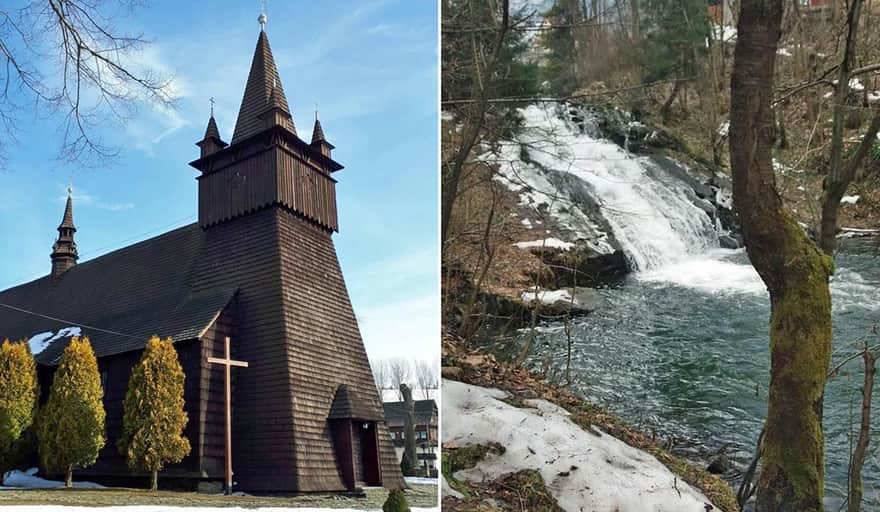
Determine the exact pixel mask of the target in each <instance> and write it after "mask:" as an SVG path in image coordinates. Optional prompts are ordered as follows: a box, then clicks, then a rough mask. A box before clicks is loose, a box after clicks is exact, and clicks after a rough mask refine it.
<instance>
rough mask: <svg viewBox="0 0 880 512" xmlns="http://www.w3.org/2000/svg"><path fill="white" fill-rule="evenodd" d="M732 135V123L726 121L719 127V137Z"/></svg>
mask: <svg viewBox="0 0 880 512" xmlns="http://www.w3.org/2000/svg"><path fill="white" fill-rule="evenodd" d="M729 133H730V121H724V122H723V123H721V126H719V127H718V135H720V136H721V137H727V134H729Z"/></svg>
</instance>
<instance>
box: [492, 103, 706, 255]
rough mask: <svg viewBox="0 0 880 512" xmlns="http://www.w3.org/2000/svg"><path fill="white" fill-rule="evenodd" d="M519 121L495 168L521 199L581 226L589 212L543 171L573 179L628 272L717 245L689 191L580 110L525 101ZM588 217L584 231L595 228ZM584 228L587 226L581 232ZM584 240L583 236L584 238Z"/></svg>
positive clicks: (701, 251)
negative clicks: (582, 189)
mask: <svg viewBox="0 0 880 512" xmlns="http://www.w3.org/2000/svg"><path fill="white" fill-rule="evenodd" d="M519 112H520V114H521V116H522V118H523V124H522V127H521V129H520V131H519V133H518V134H517V135H516V137H515V138H514V140H512V141H508V142H502V143H501V144H500V150H499V154H498V161H499V162H503V165H500V166H499V172H500V173H501V174H502V176H503V178H504V179H506V180H508V182H509V183H513V184H515V185H514V186H513V187H512V188H515V189H516V190H517V191H518V192H520V193H521V196H522V194H526V195H530V196H531V197H529V198H528V200H524V201H525V202H532V203H536V204H535V206H537V205H538V204H539V203H540V202H542V201H543V202H544V203H548V202H550V203H558V204H551V205H550V210H551V212H553V213H554V214H555V215H556V216H557V217H559V220H561V221H562V223H563V224H568V225H569V227H571V224H574V223H576V222H577V221H578V220H580V221H581V223H582V224H583V222H584V219H585V218H589V217H590V216H591V214H592V215H595V212H590V211H585V208H584V205H582V204H578V202H577V201H576V200H575V199H574V198H571V197H565V195H564V194H561V193H560V192H559V191H558V190H555V191H554V190H546V188H547V187H552V185H550V184H551V183H553V182H554V180H552V179H547V175H548V174H550V173H559V174H566V175H568V176H573V177H576V178H577V179H579V180H581V181H582V182H583V183H585V184H586V185H587V188H588V189H589V190H590V196H591V199H592V200H593V201H594V202H595V203H596V205H598V210H599V213H600V214H601V216H602V218H603V220H604V221H605V223H606V224H607V225H608V226H609V227H610V229H611V231H612V232H613V235H614V238H615V239H616V240H617V242H618V244H619V245H620V247H621V249H622V250H623V251H624V253H625V255H626V258H627V260H628V262H629V265H630V267H631V269H632V270H633V271H637V272H639V271H648V270H651V269H656V268H660V267H664V266H668V265H670V264H674V263H677V262H680V261H683V260H685V259H686V258H688V257H689V256H693V255H696V254H701V253H705V252H706V251H707V250H709V249H712V248H715V247H717V246H718V236H717V233H716V230H715V225H714V221H713V220H712V219H711V218H710V217H709V216H708V215H707V214H706V213H705V212H704V211H703V210H701V209H700V208H699V207H698V206H696V204H695V200H696V196H695V194H694V192H693V189H692V188H690V187H689V186H688V185H687V184H685V183H684V182H682V181H681V180H679V179H678V178H676V177H674V176H671V175H670V174H668V173H667V172H666V171H665V170H664V169H662V168H661V167H660V166H659V165H657V164H655V163H654V162H653V161H652V160H650V159H649V158H646V157H639V156H636V155H633V154H631V153H629V152H627V151H625V150H624V149H622V148H620V147H619V146H618V145H617V144H615V143H613V142H612V141H609V140H607V139H602V138H601V137H600V136H599V135H598V130H597V129H596V128H595V119H594V118H593V117H591V114H589V113H588V112H580V111H576V112H577V115H576V116H575V117H571V116H570V112H569V106H567V105H558V106H545V105H531V106H529V107H526V108H524V109H520V111H519ZM597 224H598V223H596V222H592V223H590V226H587V227H585V228H584V229H585V230H586V231H596V230H597V227H596V225H597ZM587 228H589V229H587ZM587 238H589V237H587Z"/></svg>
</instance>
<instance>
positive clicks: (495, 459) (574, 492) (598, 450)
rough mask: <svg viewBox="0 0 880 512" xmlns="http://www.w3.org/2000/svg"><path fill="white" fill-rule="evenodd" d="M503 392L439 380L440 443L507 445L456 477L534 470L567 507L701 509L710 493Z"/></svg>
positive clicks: (655, 511) (627, 511)
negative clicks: (520, 405)
mask: <svg viewBox="0 0 880 512" xmlns="http://www.w3.org/2000/svg"><path fill="white" fill-rule="evenodd" d="M506 396H507V394H506V393H505V392H503V391H500V390H497V389H488V388H482V387H478V386H471V385H467V384H463V383H460V382H455V381H449V380H445V379H444V380H443V410H444V413H445V414H444V415H443V430H442V432H443V442H444V443H450V442H451V443H455V444H456V445H458V446H467V445H475V444H487V443H491V442H496V443H500V444H501V446H503V447H505V452H504V454H503V455H497V456H490V457H489V458H487V459H486V460H483V461H481V462H480V463H478V464H477V465H476V467H474V468H472V469H467V470H463V471H459V472H457V473H456V478H461V479H464V480H468V481H475V482H476V481H491V480H495V479H497V478H499V477H501V476H503V475H506V474H509V473H512V472H516V471H522V470H527V469H531V470H537V471H538V472H540V474H541V476H542V477H543V478H544V482H545V483H546V485H547V489H548V490H549V491H550V493H551V494H552V495H553V497H554V498H556V500H557V502H558V503H559V505H560V507H562V509H563V510H566V511H571V512H575V511H581V510H597V511H610V510H616V511H619V512H670V511H676V512H705V510H706V504H707V503H709V500H708V499H707V498H706V497H705V496H703V494H702V493H700V492H699V491H697V490H695V489H694V488H693V487H691V486H690V485H688V484H687V483H685V482H683V481H681V479H679V478H678V477H676V476H675V475H674V474H672V472H670V471H669V469H667V468H666V467H665V466H664V465H663V464H661V463H660V462H659V461H658V460H657V459H656V458H654V457H653V456H652V455H650V454H648V453H646V452H643V451H641V450H638V449H636V448H633V447H632V446H629V445H627V444H626V443H624V442H622V441H620V440H618V439H616V438H614V437H612V436H610V435H608V434H606V433H604V432H602V431H601V430H599V429H598V428H595V427H593V428H592V429H591V430H589V431H587V430H584V429H583V428H581V427H580V426H578V425H576V424H575V423H573V422H572V421H571V420H570V419H569V416H570V415H569V413H568V412H567V411H566V410H564V409H562V408H561V407H559V406H557V405H555V404H552V403H550V402H548V401H546V400H527V401H526V403H527V404H528V405H529V406H531V407H533V408H517V407H514V406H512V405H510V404H507V403H505V402H503V401H502V400H500V399H501V398H505V397H506ZM450 418H451V420H450ZM716 508H717V507H716Z"/></svg>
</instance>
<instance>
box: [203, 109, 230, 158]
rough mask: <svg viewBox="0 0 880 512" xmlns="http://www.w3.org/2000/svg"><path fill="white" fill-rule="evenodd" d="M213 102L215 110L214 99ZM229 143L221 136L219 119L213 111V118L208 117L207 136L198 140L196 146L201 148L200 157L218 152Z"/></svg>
mask: <svg viewBox="0 0 880 512" xmlns="http://www.w3.org/2000/svg"><path fill="white" fill-rule="evenodd" d="M212 100H213V98H212ZM211 103H212V105H211V110H212V111H213V110H214V108H213V101H212V102H211ZM228 145H229V144H227V143H225V142H223V139H221V138H220V130H219V129H218V128H217V121H215V120H214V113H213V112H211V118H210V119H208V127H207V128H205V136H204V137H203V138H202V140H200V141H198V142H196V146H198V147H199V148H201V155H200V158H204V157H206V156H208V155H210V154H211V153H216V152H217V151H220V150H221V149H223V148H225V147H226V146H228Z"/></svg>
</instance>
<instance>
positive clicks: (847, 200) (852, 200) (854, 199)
mask: <svg viewBox="0 0 880 512" xmlns="http://www.w3.org/2000/svg"><path fill="white" fill-rule="evenodd" d="M859 199H861V196H843V197H842V198H841V199H840V202H841V204H856V203H858V202H859Z"/></svg>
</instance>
